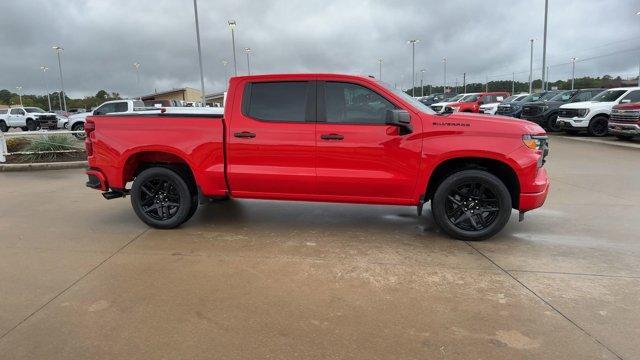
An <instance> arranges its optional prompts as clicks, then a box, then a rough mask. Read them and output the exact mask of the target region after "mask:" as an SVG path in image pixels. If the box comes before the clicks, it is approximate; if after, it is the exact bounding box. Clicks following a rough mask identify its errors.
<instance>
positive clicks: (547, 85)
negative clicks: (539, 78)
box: [544, 65, 551, 91]
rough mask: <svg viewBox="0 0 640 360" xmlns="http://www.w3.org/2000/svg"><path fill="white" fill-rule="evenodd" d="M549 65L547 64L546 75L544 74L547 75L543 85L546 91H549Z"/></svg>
mask: <svg viewBox="0 0 640 360" xmlns="http://www.w3.org/2000/svg"><path fill="white" fill-rule="evenodd" d="M549 67H550V66H549V65H547V75H546V76H547V81H546V82H545V87H544V89H545V90H546V91H549V78H550V77H551V76H550V75H549V74H551V72H550V71H549Z"/></svg>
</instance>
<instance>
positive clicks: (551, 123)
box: [546, 114, 562, 132]
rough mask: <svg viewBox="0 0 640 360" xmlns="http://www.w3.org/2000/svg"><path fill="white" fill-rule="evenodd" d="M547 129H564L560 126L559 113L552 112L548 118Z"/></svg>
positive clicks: (556, 130) (554, 130)
mask: <svg viewBox="0 0 640 360" xmlns="http://www.w3.org/2000/svg"><path fill="white" fill-rule="evenodd" d="M546 127H547V131H551V132H558V131H560V130H562V128H561V127H560V126H558V114H551V115H550V116H549V118H548V119H547V126H546Z"/></svg>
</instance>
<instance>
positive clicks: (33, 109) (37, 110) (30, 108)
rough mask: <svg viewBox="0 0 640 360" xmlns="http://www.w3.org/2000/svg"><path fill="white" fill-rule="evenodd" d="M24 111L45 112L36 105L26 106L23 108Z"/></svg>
mask: <svg viewBox="0 0 640 360" xmlns="http://www.w3.org/2000/svg"><path fill="white" fill-rule="evenodd" d="M24 111H26V112H28V113H43V112H46V111H44V110H42V109H40V108H36V107H28V108H24Z"/></svg>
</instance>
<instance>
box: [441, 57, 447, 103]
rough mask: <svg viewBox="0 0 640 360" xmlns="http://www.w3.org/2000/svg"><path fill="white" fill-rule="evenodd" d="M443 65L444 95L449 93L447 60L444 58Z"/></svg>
mask: <svg viewBox="0 0 640 360" xmlns="http://www.w3.org/2000/svg"><path fill="white" fill-rule="evenodd" d="M442 64H443V73H444V82H443V84H444V85H443V86H442V92H443V93H445V94H446V93H447V58H446V57H443V58H442Z"/></svg>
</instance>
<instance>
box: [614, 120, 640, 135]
mask: <svg viewBox="0 0 640 360" xmlns="http://www.w3.org/2000/svg"><path fill="white" fill-rule="evenodd" d="M609 134H613V135H627V136H640V125H638V124H628V123H614V122H609Z"/></svg>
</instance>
